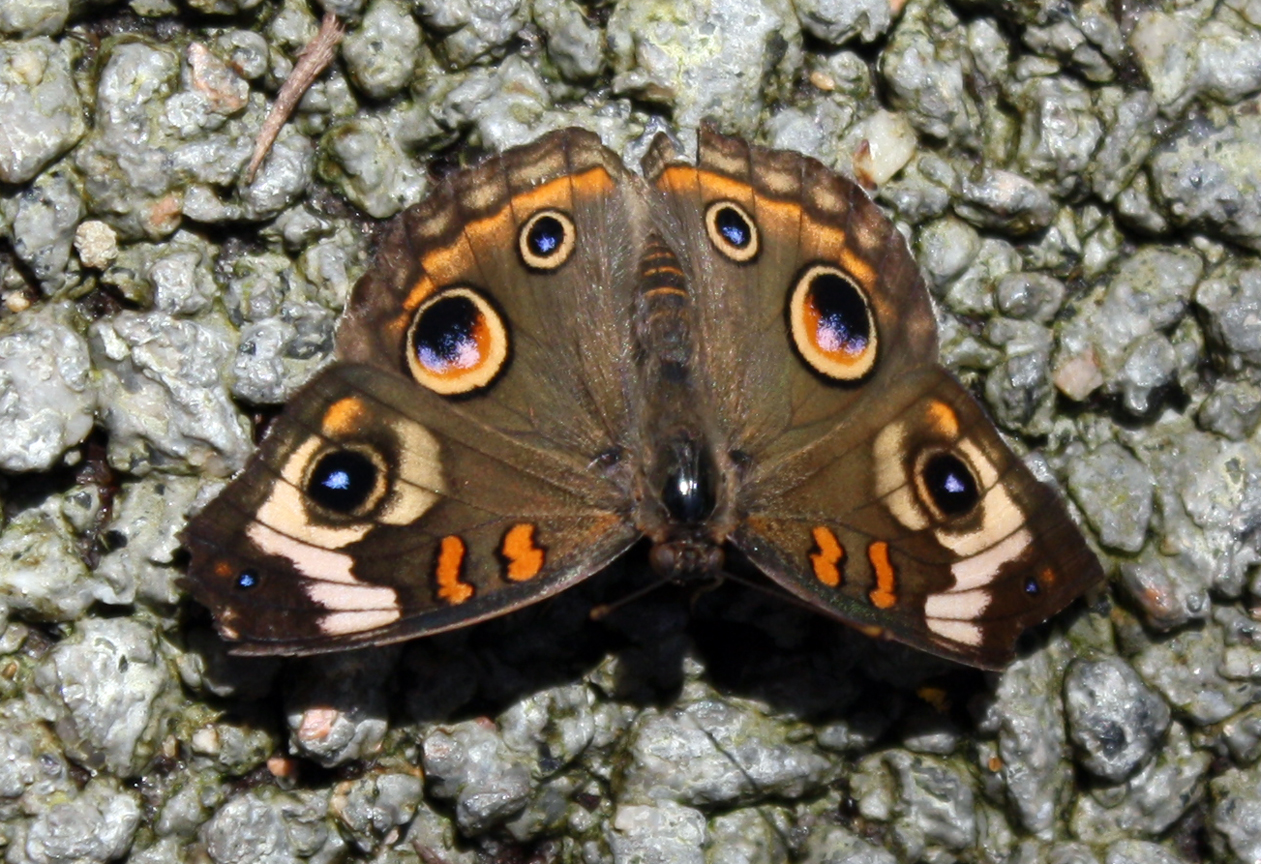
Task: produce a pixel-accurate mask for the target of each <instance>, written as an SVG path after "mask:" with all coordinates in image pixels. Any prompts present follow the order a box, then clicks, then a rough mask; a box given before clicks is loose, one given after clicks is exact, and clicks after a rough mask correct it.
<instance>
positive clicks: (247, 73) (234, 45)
mask: <svg viewBox="0 0 1261 864" xmlns="http://www.w3.org/2000/svg"><path fill="white" fill-rule="evenodd" d="M213 44H214V46H215V52H216V53H217V54H218V55H219V56H220V57H222V58H223V59H224V62H225V63H227V65H228V68H229V69H231V70H232V71H233V72H235V73H236V74H237V75H240V76H241V77H242V78H244V79H245V80H247V81H257V80H258V79H259V78H262V77H263V75H264V74H266V72H267V68H268V57H267V51H268V49H267V40H266V39H264V38H263V37H262V35H261V34H259V33H255V32H254V31H252V30H225V31H222V32H220V33H218V34H217V35H216V36H215V38H214V42H213Z"/></svg>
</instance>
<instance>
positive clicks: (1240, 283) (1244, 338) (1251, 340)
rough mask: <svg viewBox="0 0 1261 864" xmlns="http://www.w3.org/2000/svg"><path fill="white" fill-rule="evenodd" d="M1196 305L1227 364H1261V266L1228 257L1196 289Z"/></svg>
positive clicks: (1211, 340) (1213, 344) (1229, 365)
mask: <svg viewBox="0 0 1261 864" xmlns="http://www.w3.org/2000/svg"><path fill="white" fill-rule="evenodd" d="M1195 305H1196V306H1197V307H1199V308H1200V310H1202V312H1203V313H1204V318H1205V328H1204V329H1205V332H1206V334H1207V336H1208V339H1209V344H1211V345H1212V346H1213V347H1214V348H1215V349H1217V350H1218V351H1220V352H1221V353H1222V354H1223V355H1224V359H1225V363H1226V365H1227V366H1228V368H1239V367H1240V361H1244V362H1247V363H1249V364H1251V365H1253V366H1261V267H1257V266H1254V265H1253V263H1252V262H1251V261H1241V262H1234V261H1228V262H1227V263H1226V264H1225V265H1224V266H1222V267H1221V268H1218V269H1216V270H1214V271H1213V272H1212V273H1211V274H1210V275H1209V277H1208V278H1207V279H1205V280H1204V282H1203V283H1202V284H1201V285H1200V286H1199V288H1198V289H1196V292H1195Z"/></svg>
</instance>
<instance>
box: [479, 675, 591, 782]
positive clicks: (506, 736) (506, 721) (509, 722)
mask: <svg viewBox="0 0 1261 864" xmlns="http://www.w3.org/2000/svg"><path fill="white" fill-rule="evenodd" d="M594 703H595V698H594V694H592V692H591V691H590V690H588V689H587V688H586V687H583V686H580V685H571V686H567V687H556V688H552V689H549V690H544V691H542V692H540V693H535V694H532V695H531V696H529V697H527V698H526V699H523V700H522V701H520V702H518V703H516V704H515V705H513V706H512V707H511V708H510V709H508V711H506V712H505V713H504V714H503V715H501V716H500V718H499V725H500V729H501V730H502V734H503V740H504V743H505V744H507V745H508V747H509V748H511V749H513V750H515V751H516V752H517V753H519V754H521V755H523V756H536V757H537V758H538V762H537V764H536V766H535V768H534V771H533V772H532V773H533V774H534V775H535V777H537V778H542V777H546V776H548V775H551V774H555V773H556V772H557V771H560V770H561V769H562V768H564V767H566V766H567V765H569V764H570V763H571V762H573V761H574V760H575V759H577V758H578V757H579V756H581V755H582V752H583V751H584V750H585V749H586V748H587V745H588V744H590V743H591V739H592V738H593V737H594V735H595V715H594V714H593V713H592V711H591V708H592V705H593V704H594Z"/></svg>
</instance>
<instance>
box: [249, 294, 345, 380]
mask: <svg viewBox="0 0 1261 864" xmlns="http://www.w3.org/2000/svg"><path fill="white" fill-rule="evenodd" d="M335 325H336V317H335V316H334V315H333V314H332V313H330V312H329V311H328V310H327V309H325V308H323V307H321V306H316V305H314V304H310V303H305V304H298V303H286V304H285V306H284V308H283V309H282V311H281V314H280V315H279V316H277V317H275V318H268V319H266V320H263V321H258V322H254V323H251V324H247V325H245V326H244V327H242V328H241V342H240V344H239V345H238V347H237V355H236V360H235V362H234V363H233V364H232V395H233V396H235V397H237V398H238V399H243V400H244V401H246V402H249V403H252V404H254V405H278V404H280V403H282V402H284V401H285V400H287V399H288V398H289V397H290V396H292V395H293V394H294V392H295V391H296V390H297V389H298V387H300V386H301V385H302V384H304V383H306V382H307V381H308V380H310V378H311V376H312V374H314V372H315V371H316V370H317V369H319V368H320V367H321V366H323V365H324V364H325V363H326V362H327V360H328V358H329V357H330V356H331V354H332V345H333V330H334V327H335Z"/></svg>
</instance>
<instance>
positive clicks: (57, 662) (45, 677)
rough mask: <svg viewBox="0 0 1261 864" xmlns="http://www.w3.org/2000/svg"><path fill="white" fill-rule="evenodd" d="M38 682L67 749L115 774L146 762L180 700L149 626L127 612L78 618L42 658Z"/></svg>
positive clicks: (137, 768) (92, 766) (91, 765)
mask: <svg viewBox="0 0 1261 864" xmlns="http://www.w3.org/2000/svg"><path fill="white" fill-rule="evenodd" d="M35 681H36V683H37V684H38V686H39V688H40V690H41V691H42V692H43V694H44V697H45V699H46V700H47V702H48V704H49V706H50V717H49V719H50V720H52V721H53V725H54V727H55V728H56V730H57V734H58V737H60V738H61V740H62V741H63V742H64V743H65V745H66V747H67V755H69V756H70V758H72V759H73V760H74V761H76V762H78V763H79V764H81V765H83V766H85V767H87V768H89V769H92V770H101V769H104V770H106V771H109V772H110V773H111V774H113V775H114V776H118V777H134V776H136V775H137V774H138V773H139V772H140V770H141V769H142V768H143V767H144V766H145V765H146V764H147V763H148V761H149V759H150V758H151V757H152V756H153V754H154V752H155V750H156V748H157V741H158V737H159V736H160V735H161V734H163V732H164V729H163V719H164V717H165V714H166V712H167V711H169V710H170V709H171V708H172V707H173V705H172V704H171V703H172V701H173V700H178V699H179V694H178V693H177V692H173V690H174V688H173V687H172V685H173V684H174V681H173V680H172V676H171V674H170V670H169V669H168V668H167V664H166V660H165V658H164V657H163V656H162V654H161V653H160V651H159V648H158V642H157V638H156V636H155V634H154V632H153V630H152V628H151V627H150V626H147V625H146V624H144V623H141V622H140V621H137V620H134V619H129V618H112V619H88V620H85V621H83V622H82V623H81V624H79V626H78V629H77V631H76V634H75V636H74V637H73V638H71V639H67V640H66V641H64V642H61V643H59V644H58V645H57V646H56V647H55V648H54V649H53V650H52V651H51V652H49V654H48V656H47V657H45V658H44V660H43V661H42V662H41V663H40V665H39V667H38V668H37V669H36V672H35Z"/></svg>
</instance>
